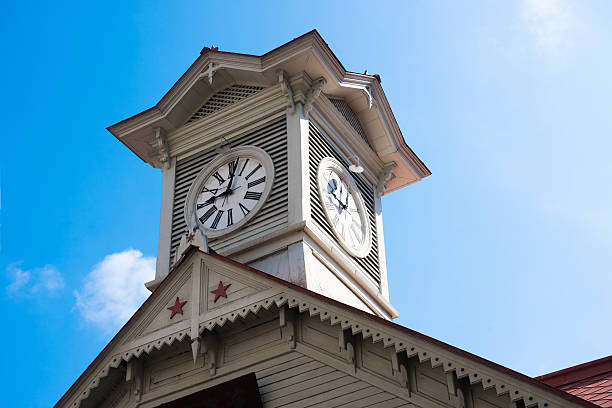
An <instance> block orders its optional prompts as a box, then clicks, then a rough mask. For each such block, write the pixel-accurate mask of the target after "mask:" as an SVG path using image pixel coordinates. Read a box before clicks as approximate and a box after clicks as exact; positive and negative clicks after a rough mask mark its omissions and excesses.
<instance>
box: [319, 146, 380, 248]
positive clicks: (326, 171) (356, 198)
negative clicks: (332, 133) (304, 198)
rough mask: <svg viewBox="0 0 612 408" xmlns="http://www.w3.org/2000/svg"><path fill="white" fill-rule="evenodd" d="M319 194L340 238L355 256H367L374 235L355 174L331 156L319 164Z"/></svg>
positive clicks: (332, 225)
mask: <svg viewBox="0 0 612 408" xmlns="http://www.w3.org/2000/svg"><path fill="white" fill-rule="evenodd" d="M318 182H319V195H320V197H321V201H322V204H323V211H325V215H326V218H327V220H328V222H329V223H330V224H331V227H332V230H333V232H334V234H335V235H336V237H337V238H338V241H339V242H340V244H341V245H342V247H344V249H346V251H347V252H349V253H350V254H351V255H353V256H357V257H364V256H366V255H367V253H368V252H369V250H370V245H371V238H370V229H369V224H368V218H367V216H366V212H365V206H364V204H363V199H362V198H361V195H360V193H359V191H358V190H357V188H356V186H355V183H354V182H353V181H352V177H351V176H350V175H349V174H347V171H346V170H345V169H344V167H343V166H342V165H341V164H340V163H339V162H337V161H336V160H334V159H332V158H326V159H324V161H323V162H322V163H321V165H320V167H319V174H318Z"/></svg>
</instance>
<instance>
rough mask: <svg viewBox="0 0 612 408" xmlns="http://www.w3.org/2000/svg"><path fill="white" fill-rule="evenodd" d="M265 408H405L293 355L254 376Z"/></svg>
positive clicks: (368, 387)
mask: <svg viewBox="0 0 612 408" xmlns="http://www.w3.org/2000/svg"><path fill="white" fill-rule="evenodd" d="M255 375H256V376H257V383H258V385H259V391H260V393H261V400H262V402H263V404H264V407H266V408H278V407H292V408H306V407H312V408H314V407H317V408H323V407H325V408H336V407H337V408H340V407H343V408H345V407H355V408H359V407H407V406H409V405H410V404H409V403H408V402H407V401H405V400H403V399H400V398H397V397H395V396H394V395H393V394H390V393H388V392H385V391H382V390H380V389H379V388H376V387H374V386H371V385H370V384H368V383H366V382H365V381H362V380H360V379H358V378H355V377H353V376H351V375H349V374H346V373H344V372H341V371H339V370H336V369H334V368H333V367H330V366H328V365H325V364H323V363H321V362H319V361H316V360H313V359H312V358H310V357H307V356H304V355H302V354H300V353H297V352H294V353H291V354H289V355H287V356H286V357H285V358H284V359H283V360H282V362H280V361H279V362H277V363H276V364H274V365H273V366H271V367H269V368H265V369H261V370H259V371H257V372H256V373H255Z"/></svg>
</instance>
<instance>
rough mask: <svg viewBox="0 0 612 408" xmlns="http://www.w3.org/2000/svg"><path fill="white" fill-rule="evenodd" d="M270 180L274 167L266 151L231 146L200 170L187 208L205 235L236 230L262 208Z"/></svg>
mask: <svg viewBox="0 0 612 408" xmlns="http://www.w3.org/2000/svg"><path fill="white" fill-rule="evenodd" d="M266 159H267V160H266ZM273 179H274V167H273V166H272V161H271V160H270V158H269V156H267V154H266V153H265V152H263V151H262V150H261V149H256V150H255V148H245V147H242V148H236V149H233V150H231V151H230V153H228V154H226V155H224V156H222V157H219V158H218V159H216V160H214V161H213V163H211V165H209V166H208V167H206V168H205V169H204V170H203V171H202V173H200V175H199V176H198V178H197V179H196V181H195V182H194V184H193V185H192V189H191V190H190V192H189V198H188V207H187V208H186V210H187V211H190V212H191V213H192V214H194V216H195V220H196V222H197V223H198V226H199V227H200V228H201V229H202V230H203V231H204V233H205V234H206V235H207V236H209V237H214V236H219V235H223V234H225V233H228V232H231V231H234V230H236V229H237V228H238V227H239V226H241V225H243V224H244V223H245V222H246V221H247V220H248V219H250V218H251V217H252V216H253V215H254V214H255V213H256V212H257V211H258V210H259V208H261V206H262V205H263V203H264V202H265V200H266V198H267V195H268V194H269V192H270V190H271V187H272V182H273ZM190 202H191V203H190ZM189 221H190V220H188V222H187V224H188V225H189V224H190V223H189Z"/></svg>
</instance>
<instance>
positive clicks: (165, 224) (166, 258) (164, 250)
mask: <svg viewBox="0 0 612 408" xmlns="http://www.w3.org/2000/svg"><path fill="white" fill-rule="evenodd" d="M175 170H176V159H175V158H172V159H170V167H168V168H166V167H164V168H162V200H161V213H160V218H159V239H158V243H157V263H156V265H155V280H159V279H162V278H163V277H164V276H166V275H167V274H168V272H169V271H170V245H171V241H172V209H173V206H174V174H175Z"/></svg>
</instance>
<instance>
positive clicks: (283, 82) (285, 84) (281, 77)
mask: <svg viewBox="0 0 612 408" xmlns="http://www.w3.org/2000/svg"><path fill="white" fill-rule="evenodd" d="M276 75H277V76H278V83H279V84H280V86H281V91H282V92H283V95H285V96H286V97H287V107H289V108H291V113H293V112H295V102H294V101H293V89H291V85H290V84H289V81H288V80H287V75H286V74H285V71H283V70H282V69H279V70H278V71H276Z"/></svg>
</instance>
